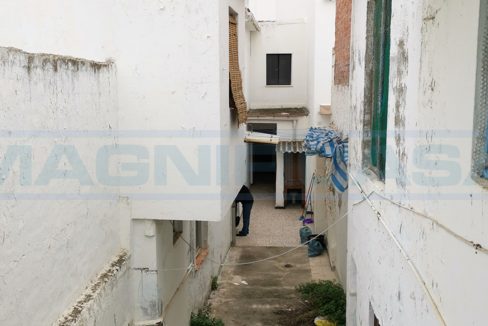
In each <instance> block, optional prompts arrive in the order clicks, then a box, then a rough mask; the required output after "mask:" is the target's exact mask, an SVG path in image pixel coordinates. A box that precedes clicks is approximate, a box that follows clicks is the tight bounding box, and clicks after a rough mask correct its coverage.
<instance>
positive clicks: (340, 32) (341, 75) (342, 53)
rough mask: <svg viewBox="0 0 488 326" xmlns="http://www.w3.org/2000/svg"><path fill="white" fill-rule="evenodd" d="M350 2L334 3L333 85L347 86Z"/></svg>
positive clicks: (340, 1)
mask: <svg viewBox="0 0 488 326" xmlns="http://www.w3.org/2000/svg"><path fill="white" fill-rule="evenodd" d="M351 9H352V0H337V2H336V22H335V24H336V32H335V33H336V34H335V64H334V84H335V85H349V59H350V49H351Z"/></svg>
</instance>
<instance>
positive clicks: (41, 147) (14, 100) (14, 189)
mask: <svg viewBox="0 0 488 326" xmlns="http://www.w3.org/2000/svg"><path fill="white" fill-rule="evenodd" d="M0 57H1V60H0V99H1V100H0V107H1V110H0V115H1V119H0V124H1V126H0V129H2V130H10V131H11V132H12V133H10V134H8V133H4V134H3V135H2V140H1V145H0V151H1V152H2V157H5V156H8V157H13V156H12V155H10V154H9V155H7V152H8V148H9V146H24V147H23V148H26V149H29V150H31V151H32V158H31V159H29V157H25V158H26V159H27V162H30V164H32V181H29V179H30V178H29V175H30V173H29V169H24V170H23V171H24V173H22V172H21V171H22V170H21V164H20V163H16V164H14V165H13V166H12V169H11V171H10V172H9V171H5V170H4V171H3V173H2V174H3V177H2V185H1V186H0V187H1V193H2V204H1V206H2V209H1V211H2V213H1V216H0V230H1V231H0V234H1V239H2V240H1V241H0V243H1V250H0V261H2V264H1V265H0V279H1V282H0V292H1V293H2V295H1V296H0V305H1V307H2V309H0V324H2V325H28V324H32V322H33V321H36V323H38V324H43V325H44V324H51V323H53V322H54V321H55V320H56V319H57V318H58V317H59V316H60V315H61V313H62V312H63V311H64V310H65V309H67V308H68V307H69V306H71V305H72V304H74V302H75V301H76V300H77V299H78V296H79V295H80V294H81V292H82V291H83V290H84V288H85V286H87V285H88V284H89V283H90V282H91V281H92V279H93V278H94V277H96V275H97V274H98V273H99V272H100V271H101V270H102V268H103V267H104V266H105V264H106V263H107V262H108V261H109V260H111V259H112V257H113V256H115V255H116V254H118V252H119V251H120V249H121V248H122V247H125V248H127V246H128V243H127V242H126V240H125V239H126V238H127V235H126V234H125V232H123V231H122V230H126V227H125V226H123V223H124V221H125V220H124V215H123V214H121V215H119V214H117V212H118V209H119V202H118V198H117V197H116V196H115V197H112V196H111V194H112V193H113V189H111V188H110V187H99V186H97V185H81V186H80V184H79V182H78V181H77V180H76V179H74V180H64V181H63V180H59V176H55V175H54V174H51V176H53V180H51V182H50V183H49V184H48V185H37V184H36V183H37V182H38V181H39V177H38V176H39V175H40V174H41V171H42V170H43V169H45V168H49V167H51V168H53V169H57V170H58V171H63V170H66V171H70V170H77V169H79V168H80V164H78V163H76V156H75V155H69V154H68V153H69V151H68V150H69V148H68V147H65V152H64V153H65V154H64V155H63V154H62V150H63V148H61V147H59V146H63V145H68V146H69V145H72V146H75V149H76V150H77V151H76V153H78V155H79V157H80V158H81V159H82V160H83V161H84V162H85V163H86V166H87V169H90V171H94V166H93V164H94V159H93V157H92V154H93V152H92V150H91V149H92V148H94V147H95V148H96V147H99V146H101V145H105V144H109V145H110V144H113V143H114V140H113V139H110V138H109V139H108V140H107V139H99V138H97V137H86V138H85V137H81V138H76V139H70V138H69V137H67V136H66V135H65V134H63V131H64V130H70V129H78V130H101V131H108V130H109V126H113V128H117V125H118V118H117V104H116V103H117V98H116V95H117V92H116V89H115V85H116V78H115V67H114V66H113V65H112V64H107V63H97V62H89V61H85V60H78V59H72V58H65V57H54V56H47V55H34V54H28V53H25V52H22V51H19V50H15V49H6V48H0ZM35 130H48V131H50V132H51V133H46V134H37V135H36V134H33V133H29V132H30V131H35ZM56 133H59V134H56ZM68 139H69V140H68ZM56 146H58V147H56ZM10 148H13V147H10ZM56 148H58V149H59V148H60V149H61V151H60V152H58V154H57V155H58V156H59V155H62V156H63V157H61V159H60V160H59V161H58V163H59V164H57V165H56V164H54V163H53V164H49V163H46V162H47V161H48V156H49V155H53V153H55V151H56ZM12 153H13V152H12ZM67 155H68V156H67ZM67 157H71V159H72V160H70V159H68V158H67ZM2 161H3V160H2ZM18 162H20V160H18ZM71 163H73V164H71ZM27 164H29V163H27ZM81 164H83V163H81ZM4 173H5V174H4ZM19 178H20V179H22V180H23V181H24V183H25V185H22V184H21V182H20V181H19ZM95 193H96V194H98V195H99V196H104V195H108V198H104V199H101V198H99V197H98V198H93V199H88V200H87V199H86V197H84V196H86V195H88V196H90V195H93V194H95ZM67 194H69V195H70V197H66V195H67ZM88 198H89V197H88ZM111 198H112V199H111ZM126 294H127V293H125V294H123V295H126ZM119 302H120V301H119ZM114 303H115V302H114ZM103 304H105V301H104V300H103V299H101V302H100V305H103ZM115 304H116V303H115ZM119 317H121V320H120V322H121V323H122V322H124V319H125V318H126V317H127V316H126V315H125V316H124V315H119Z"/></svg>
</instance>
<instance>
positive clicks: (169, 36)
mask: <svg viewBox="0 0 488 326" xmlns="http://www.w3.org/2000/svg"><path fill="white" fill-rule="evenodd" d="M242 3H243V1H242ZM227 4H228V2H226V1H214V2H208V1H197V2H195V1H192V2H191V3H186V2H177V3H176V2H161V1H156V0H146V1H145V2H144V3H143V4H141V3H137V4H136V3H121V2H118V1H114V0H104V1H91V0H90V1H83V2H74V3H70V4H66V3H64V2H62V1H59V0H51V1H48V2H45V3H43V4H40V3H38V2H35V1H30V0H22V1H8V2H7V3H6V4H5V6H6V10H4V11H2V13H1V14H0V20H1V24H0V44H2V45H5V46H14V47H17V48H21V49H24V50H27V51H31V52H45V53H58V54H64V55H72V56H78V57H84V58H89V59H96V60H104V59H105V58H107V57H110V58H113V59H114V60H115V62H116V64H117V67H118V77H119V78H118V79H117V85H116V86H117V90H118V100H119V128H120V130H124V131H127V132H126V133H124V134H123V136H122V137H121V140H120V141H121V144H130V145H137V146H142V147H143V151H144V153H146V152H147V156H148V158H147V160H140V163H142V164H143V165H144V167H146V168H148V169H149V174H148V177H147V179H146V178H141V180H142V181H140V182H139V183H138V185H137V186H129V187H122V188H121V194H122V195H124V196H126V197H128V198H129V199H130V200H131V209H132V216H133V217H134V218H153V219H167V218H177V219H193V218H197V219H202V220H218V219H220V217H221V216H222V215H223V214H224V212H225V211H226V208H228V207H230V204H231V201H230V200H228V201H227V202H226V203H225V205H222V202H221V198H222V196H223V194H224V193H225V192H227V189H225V187H223V186H222V185H221V184H220V181H219V173H220V169H218V168H217V167H218V166H219V164H220V165H222V164H225V162H224V161H225V160H224V159H223V158H220V157H219V150H220V148H221V146H222V145H223V146H225V145H226V142H227V141H228V139H229V138H230V137H235V136H238V134H237V133H236V132H234V131H233V134H232V135H230V136H229V134H228V133H227V131H228V130H230V129H231V128H230V127H226V129H224V130H222V127H223V126H224V125H228V124H229V116H228V115H229V113H228V110H227V98H228V93H227V91H225V92H224V90H226V89H227V86H226V87H225V88H224V89H222V88H221V87H222V86H223V85H224V84H226V85H227V83H228V76H227V75H226V70H225V69H226V68H227V66H226V62H227V60H228V58H227V56H226V52H225V53H224V52H223V51H226V49H225V48H223V46H224V45H225V44H226V42H227V41H228V40H227V38H228V36H227V34H226V30H227V29H226V26H225V25H226V22H227V15H228V6H227ZM223 7H225V8H226V9H225V10H223ZM19 12H22V15H15V14H12V13H19ZM243 13H244V12H243V11H241V15H240V17H239V20H240V25H241V26H242V27H241V29H242V28H243V27H244V23H243V22H244V14H243ZM17 16H21V17H19V18H18V19H16V17H17ZM209 17H212V18H209ZM224 17H225V20H222V19H223V18H224ZM19 24H21V25H22V26H23V28H22V29H19V28H18V26H19ZM82 26H83V28H81V27H82ZM175 31H178V32H175ZM38 33H42V35H43V37H42V38H36V37H32V35H38ZM242 37H243V39H242V40H243V41H244V39H245V36H244V35H242ZM241 60H244V59H243V58H241ZM242 63H243V64H244V61H242ZM243 67H244V68H245V66H244V65H243ZM224 102H225V106H223V105H224ZM221 132H223V133H221ZM159 145H171V146H175V150H177V151H179V152H181V153H182V157H181V158H178V157H176V158H175V156H172V158H173V159H171V158H170V159H169V162H168V164H167V167H166V169H164V167H163V166H160V165H156V163H155V160H156V158H155V152H156V148H155V147H156V146H159ZM199 149H201V150H202V155H203V156H202V157H200V159H198V155H195V154H196V153H197V152H198V150H199ZM131 158H132V159H133V157H129V158H127V161H128V162H132V161H131V160H130V159H131ZM124 160H125V158H124ZM175 160H176V163H173V161H175ZM158 162H161V161H160V160H158ZM199 163H202V164H203V167H202V169H201V170H200V169H198V165H199ZM185 164H187V165H188V166H189V168H188V170H187V171H183V172H182V171H181V168H182V166H184V165H185ZM233 168H234V167H232V170H230V171H229V175H232V174H233V172H234V170H233ZM161 170H165V171H163V172H162V176H161V177H160V179H158V178H157V177H156V174H157V173H158V174H159V171H161ZM192 170H193V171H192ZM237 171H239V170H237ZM124 172H125V173H127V174H129V175H130V173H134V172H133V171H124ZM194 174H195V176H194ZM164 176H166V178H167V180H166V183H164V182H163V181H161V178H164ZM199 177H201V178H199ZM239 183H240V180H239V182H232V183H229V187H230V188H229V189H231V190H232V192H235V193H237V191H238V190H239V187H240V184H239ZM202 196H206V197H207V200H205V201H201V200H199V199H196V198H201V197H202ZM181 201H184V202H185V204H184V205H181ZM223 206H225V207H223ZM196 207H198V208H199V210H198V211H199V216H195V214H194V210H195V208H196Z"/></svg>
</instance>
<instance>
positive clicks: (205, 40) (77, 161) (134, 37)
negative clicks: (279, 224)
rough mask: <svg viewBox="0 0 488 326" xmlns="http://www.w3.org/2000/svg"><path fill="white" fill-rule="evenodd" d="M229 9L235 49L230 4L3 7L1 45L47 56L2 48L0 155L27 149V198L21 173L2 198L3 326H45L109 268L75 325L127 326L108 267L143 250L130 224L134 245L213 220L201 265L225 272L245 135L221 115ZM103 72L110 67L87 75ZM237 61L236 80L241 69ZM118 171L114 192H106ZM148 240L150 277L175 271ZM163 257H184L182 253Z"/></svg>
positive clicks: (238, 4) (109, 0)
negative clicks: (180, 223) (171, 223)
mask: <svg viewBox="0 0 488 326" xmlns="http://www.w3.org/2000/svg"><path fill="white" fill-rule="evenodd" d="M229 6H231V7H232V8H233V10H234V11H235V12H236V13H237V14H238V20H239V37H240V40H241V42H243V43H244V42H245V39H246V38H245V31H244V26H245V23H244V5H243V1H239V0H232V1H223V0H222V1H218V2H207V1H196V2H192V3H191V5H187V4H185V3H184V2H169V3H163V2H161V1H155V0H154V1H152V0H148V1H145V2H144V3H143V4H141V3H138V4H135V3H134V4H131V3H126V2H118V1H113V0H104V1H91V0H89V1H84V2H77V3H69V4H67V3H65V2H62V1H58V0H51V1H45V2H43V3H42V4H40V3H38V2H35V1H29V0H21V1H8V2H7V3H5V10H2V12H1V13H0V46H5V47H15V48H18V49H22V50H24V51H28V52H30V53H47V54H48V55H30V54H25V53H23V52H22V51H17V50H4V49H2V57H5V56H6V57H9V58H11V59H9V60H6V61H4V60H2V63H1V64H2V71H1V82H2V90H1V92H2V94H4V95H5V96H2V100H1V106H2V109H1V112H0V114H1V115H2V124H3V127H2V129H4V130H12V131H13V135H14V136H13V137H11V135H10V134H8V133H7V134H6V135H8V137H9V138H8V139H7V142H2V151H3V150H5V149H6V148H5V146H4V144H7V143H8V144H10V142H12V143H13V144H14V145H24V144H26V143H27V145H29V144H32V146H33V163H32V171H33V179H32V180H33V181H32V182H33V183H32V185H31V184H29V183H28V182H27V181H29V180H28V179H19V178H24V177H25V176H24V175H23V174H22V173H23V172H22V171H24V170H22V169H25V168H26V166H23V165H21V164H18V162H20V161H19V160H17V163H16V164H14V165H13V169H12V171H10V174H9V177H8V178H6V179H5V181H4V185H3V186H2V187H3V190H4V191H3V193H4V195H5V196H6V198H5V199H6V200H5V201H3V205H4V206H5V209H4V210H3V211H4V213H3V217H1V219H0V225H1V226H2V227H1V228H0V229H1V230H2V233H0V239H2V240H1V242H0V243H1V246H2V261H4V262H6V263H5V264H3V265H2V267H0V276H1V279H2V280H3V281H2V282H0V284H1V285H0V289H1V290H0V292H2V294H5V295H2V298H1V299H0V300H1V302H2V304H1V305H2V311H1V312H0V323H1V324H6V325H8V324H9V323H10V322H12V323H13V324H16V325H18V324H30V323H31V322H32V321H33V320H35V321H36V322H38V323H39V324H50V323H53V322H54V321H55V320H56V319H57V318H58V317H59V316H60V315H61V314H62V313H63V311H65V310H66V309H68V310H67V311H66V312H67V313H70V312H71V310H70V309H71V308H70V307H72V305H73V304H75V302H76V301H77V300H78V299H80V300H81V301H83V299H86V298H88V297H90V293H83V291H84V290H85V287H89V288H91V286H92V285H93V284H96V283H97V280H98V277H103V275H105V276H106V275H108V274H104V271H107V270H111V269H113V268H115V270H116V272H113V273H111V274H110V275H112V276H113V277H111V278H110V284H109V285H108V286H105V287H103V290H99V292H97V293H96V295H95V296H93V298H94V300H88V304H87V305H86V306H89V307H88V308H87V309H86V310H85V311H88V313H87V314H85V313H84V314H83V316H80V320H82V321H83V322H84V323H86V324H90V323H95V322H98V323H100V322H101V323H105V322H106V321H107V320H110V321H111V322H112V321H113V322H114V324H115V325H121V324H124V323H125V322H126V320H128V319H130V318H131V317H132V313H133V311H132V309H131V307H132V303H131V300H132V299H131V295H130V294H129V280H128V275H129V274H131V275H134V271H132V272H129V270H128V268H127V266H126V265H125V264H126V263H125V261H126V260H120V259H118V258H120V256H119V255H120V254H122V253H123V250H124V249H128V248H131V250H130V251H131V252H130V254H133V251H135V250H134V248H135V246H139V245H140V246H142V248H139V249H140V251H148V252H149V251H150V250H151V248H152V247H151V246H152V243H149V244H145V242H144V241H143V239H145V238H144V237H147V236H146V235H144V234H145V233H143V237H142V238H139V239H135V238H134V237H133V236H129V224H130V223H129V221H130V220H131V219H140V223H139V222H134V223H133V225H132V226H131V228H132V230H134V229H135V226H134V225H135V224H137V227H139V226H140V225H146V222H147V221H150V220H151V219H156V220H158V219H161V220H212V221H221V222H216V223H212V224H210V225H211V226H210V227H209V229H210V230H209V236H208V237H209V245H210V250H211V257H213V260H216V261H219V259H220V260H222V259H223V257H224V256H225V255H224V253H225V252H226V251H227V249H228V244H229V243H230V242H229V241H228V237H230V235H231V227H230V214H231V205H232V202H233V200H234V198H235V195H236V194H237V192H238V190H239V188H240V186H241V185H242V184H244V183H245V182H246V173H245V171H246V150H247V147H245V146H243V145H242V143H241V139H242V134H243V127H242V126H240V127H239V126H237V125H236V123H235V117H234V116H233V115H232V114H231V112H230V110H229V107H228V63H227V62H228V52H227V48H228V45H227V42H228V33H227V26H228V14H229ZM18 13H22V14H18ZM209 17H214V18H212V19H209ZM20 25H21V26H22V28H21V29H19V28H18V26H20ZM35 35H42V37H33V36H35ZM244 49H245V46H244V45H243V46H242V47H240V51H244ZM51 54H53V55H51ZM61 55H64V56H72V57H76V58H84V59H70V58H65V57H60V56H61ZM106 58H111V59H112V60H113V62H114V63H113V64H103V63H99V62H92V61H90V60H97V61H105V60H106ZM56 60H59V63H58V64H57V65H54V64H53V63H52V62H53V61H56ZM240 60H241V65H242V67H243V75H244V76H246V74H247V73H246V71H245V69H246V65H245V62H246V61H245V55H244V54H243V55H241V58H240ZM115 76H117V77H115ZM244 85H247V84H246V83H244ZM245 91H246V92H247V90H245ZM30 130H40V131H48V132H47V133H40V134H29V133H28V131H30ZM26 131H27V133H26ZM52 131H59V134H57V133H52ZM78 131H88V132H87V133H78ZM111 131H120V133H118V134H115V135H114V134H111V133H110V132H111ZM17 135H20V136H17ZM25 135H27V136H25ZM114 144H117V146H118V149H119V151H115V150H114V149H113V148H112V146H113V145H114ZM64 145H67V146H65V147H63V146H64ZM70 146H73V147H70ZM103 146H108V147H103ZM164 146H167V147H164ZM71 148H74V149H75V150H71ZM100 148H102V150H101V151H100V152H99V149H100ZM111 150H112V151H111ZM114 151H115V152H114ZM21 153H24V152H21ZM73 153H74V154H73ZM76 153H78V154H79V157H78V156H76ZM97 153H98V154H99V155H100V157H101V158H100V157H99V159H98V160H97ZM49 155H51V156H52V157H51V161H49V158H48V156H49ZM111 155H112V156H111ZM165 157H166V158H167V161H165V159H164V158H165ZM46 162H48V163H49V164H47V163H46ZM52 162H54V163H58V164H59V169H56V166H54V165H53V164H51V163H52ZM164 162H167V164H165V163H164ZM22 164H23V163H22ZM26 164H27V167H28V164H29V163H26ZM97 164H98V166H97ZM44 165H47V169H48V170H47V172H46V173H45V175H44V176H43V174H42V170H43V168H45V167H44ZM83 167H84V168H83ZM49 168H51V170H49ZM118 172H120V175H122V178H119V179H117V178H113V177H114V175H115V176H117V173H118ZM146 172H147V175H146ZM49 173H51V174H49ZM46 175H47V176H46ZM17 179H18V180H17ZM60 179H61V180H60ZM66 179H69V180H66ZM20 180H23V181H22V182H24V183H25V182H27V185H26V184H21V181H20ZM38 180H41V181H39V182H40V185H37V184H35V183H36V182H37V181H38ZM46 180H47V181H46ZM88 180H89V181H90V182H89V181H88ZM43 183H47V185H46V186H44V185H43ZM80 183H81V185H80ZM57 195H61V198H62V199H60V200H58V198H57V197H56V196H57ZM202 198H203V199H202ZM151 223H156V222H154V221H150V223H149V224H148V225H147V230H146V229H144V230H146V231H147V233H148V234H150V230H151ZM165 223H166V224H165ZM187 223H190V222H187ZM156 224H157V227H156V228H155V229H156V230H157V232H159V233H160V234H166V233H167V231H166V229H165V228H166V227H167V222H161V224H162V225H163V224H164V225H165V226H164V228H162V227H161V226H160V225H159V224H158V223H156ZM163 229H164V232H163V231H162V230H163ZM157 232H156V233H157ZM224 232H226V233H224ZM221 234H225V235H224V236H222V235H221ZM158 241H162V242H161V243H163V244H164V245H165V248H164V249H161V248H158V250H159V251H158V252H154V254H155V255H156V256H155V257H156V258H154V257H152V258H151V263H153V262H154V261H155V262H156V263H155V264H154V266H155V267H156V270H158V269H165V268H166V269H167V268H171V266H172V263H173V262H174V261H172V260H167V261H166V260H162V261H161V260H160V259H161V257H163V256H165V255H166V256H167V255H170V254H168V253H164V252H165V250H166V242H165V241H166V239H165V238H164V239H163V238H158ZM149 242H150V241H149ZM144 246H146V247H144ZM161 250H162V251H161ZM170 250H176V251H172V254H171V255H174V257H178V255H179V253H185V255H182V257H187V255H186V251H187V249H185V248H184V247H182V246H181V241H180V243H179V244H178V246H177V247H174V248H173V247H171V249H170ZM140 251H139V252H140ZM166 256H165V257H166ZM139 258H140V257H132V259H139ZM158 259H159V260H158ZM121 261H123V266H117V265H116V263H120V262H121ZM136 261H137V260H136ZM114 264H115V265H114ZM206 264H207V265H209V266H208V267H204V268H205V269H208V271H203V272H201V273H200V275H201V276H200V277H196V278H193V281H192V282H189V283H185V284H186V285H185V286H186V287H189V288H191V289H193V290H191V291H193V292H194V293H193V294H189V292H188V291H186V290H185V291H183V292H181V293H183V294H179V295H183V296H184V297H185V298H186V299H185V300H189V301H188V302H190V303H192V304H191V305H190V306H191V307H193V306H194V305H197V304H198V303H199V302H201V301H202V297H201V296H197V295H195V293H196V292H197V291H196V290H195V289H196V288H198V287H199V286H200V285H201V284H205V285H202V287H206V286H207V285H206V284H207V283H205V282H207V281H209V280H207V279H209V276H210V275H214V274H215V268H216V265H215V264H214V265H210V264H209V263H208V262H207V263H206ZM114 266H115V267H114ZM141 266H143V267H144V265H141ZM119 267H120V268H119ZM132 267H138V266H135V265H134V262H132ZM139 267H140V266H139ZM156 274H157V272H156ZM117 280H120V282H117ZM133 280H134V279H133ZM139 280H140V279H139ZM173 281H178V280H177V279H173V278H172V277H171V276H170V277H169V278H161V279H160V282H159V283H156V285H161V284H162V285H161V287H160V288H159V289H158V290H157V291H160V292H158V294H157V295H159V296H160V297H164V298H167V296H168V294H162V293H163V292H164V291H166V289H168V287H167V282H169V283H171V282H173ZM161 282H163V283H161ZM132 285H134V283H132ZM136 285H140V283H139V284H136ZM208 286H209V285H208ZM97 289H98V288H97ZM107 289H108V290H107ZM110 289H112V290H113V291H112V290H110ZM169 292H171V291H170V290H169ZM169 292H168V293H169ZM175 293H176V292H175ZM199 293H200V292H199ZM202 293H204V292H202ZM86 295H88V296H86ZM188 296H190V297H188ZM52 298H56V300H54V301H53V300H52ZM102 298H103V299H102ZM127 298H129V299H127ZM189 298H194V299H189ZM135 299H136V298H135ZM192 300H193V301H192ZM81 301H80V302H81ZM26 307H28V308H26Z"/></svg>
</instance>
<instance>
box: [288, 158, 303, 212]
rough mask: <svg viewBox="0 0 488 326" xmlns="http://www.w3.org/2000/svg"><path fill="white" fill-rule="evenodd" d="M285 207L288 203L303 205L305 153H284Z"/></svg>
mask: <svg viewBox="0 0 488 326" xmlns="http://www.w3.org/2000/svg"><path fill="white" fill-rule="evenodd" d="M284 197H285V207H286V206H287V205H289V204H299V205H301V206H304V205H305V154H304V153H285V154H284Z"/></svg>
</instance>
